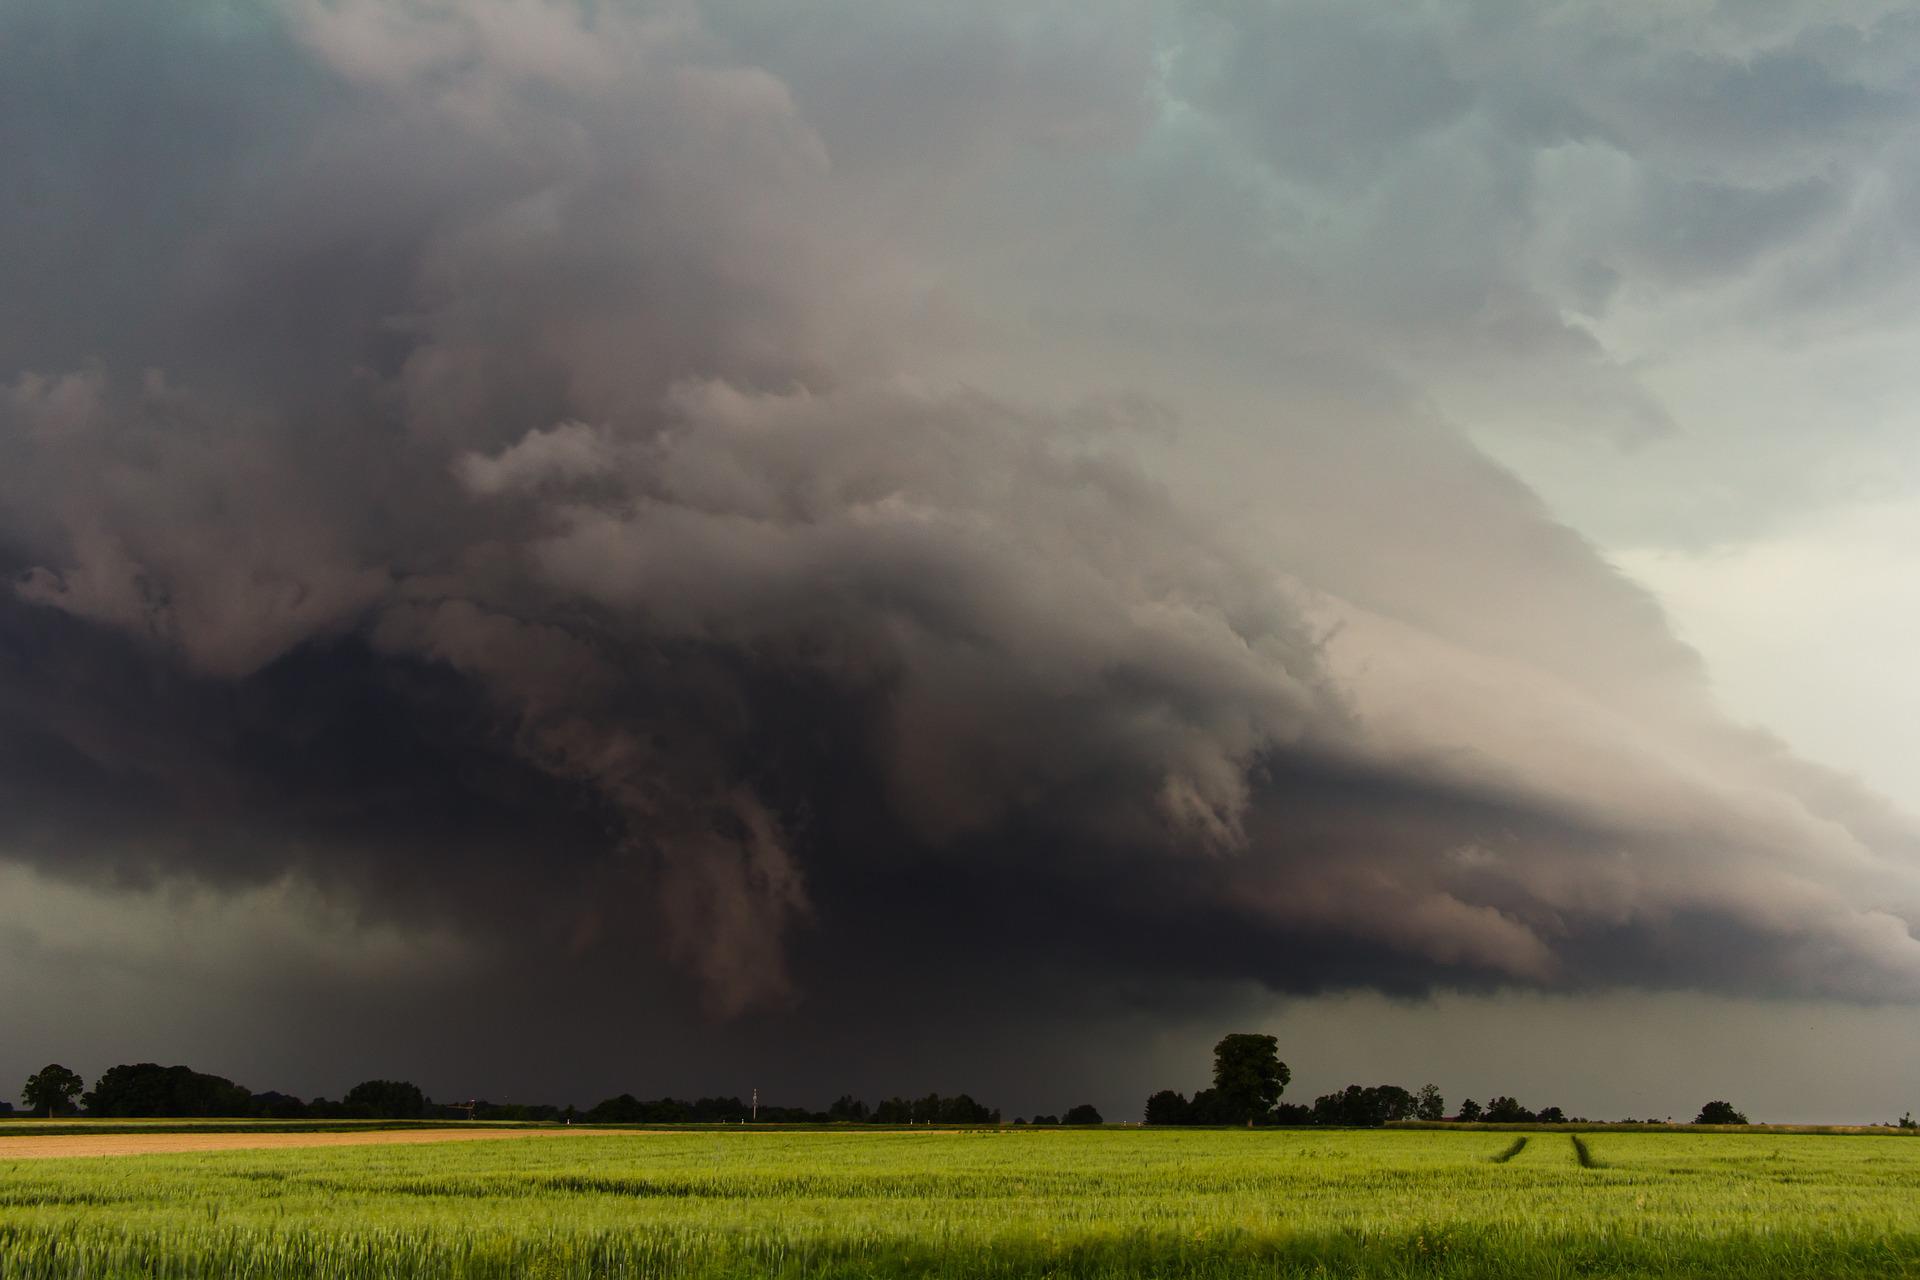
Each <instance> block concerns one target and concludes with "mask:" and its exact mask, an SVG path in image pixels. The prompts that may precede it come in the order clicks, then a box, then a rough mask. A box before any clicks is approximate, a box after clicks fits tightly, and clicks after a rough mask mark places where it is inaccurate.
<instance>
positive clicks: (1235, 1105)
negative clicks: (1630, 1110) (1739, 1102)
mask: <svg viewBox="0 0 1920 1280" xmlns="http://www.w3.org/2000/svg"><path fill="white" fill-rule="evenodd" d="M1292 1079H1293V1072H1292V1071H1291V1070H1290V1069H1288V1067H1287V1064H1286V1063H1284V1062H1282V1061H1280V1042H1279V1040H1278V1039H1276V1038H1275V1037H1273V1036H1262V1035H1249V1034H1244V1033H1237V1034H1234V1035H1230V1036H1227V1037H1226V1038H1224V1039H1223V1040H1221V1041H1220V1043H1218V1044H1216V1045H1215V1046H1214V1047H1213V1087H1212V1088H1211V1089H1202V1090H1200V1091H1199V1092H1197V1093H1195V1094H1194V1095H1193V1096H1192V1097H1191V1098H1189V1097H1187V1096H1186V1095H1185V1094H1183V1093H1177V1092H1175V1091H1174V1090H1172V1089H1162V1090H1160V1091H1159V1092H1158V1093H1155V1094H1153V1095H1152V1096H1151V1097H1149V1098H1148V1099H1147V1105H1146V1112H1145V1117H1144V1118H1145V1120H1146V1122H1147V1123H1148V1124H1150V1125H1182V1124H1184V1125H1228V1124H1233V1125H1250V1126H1251V1125H1326V1126H1337V1127H1339V1128H1343V1129H1354V1128H1373V1127H1377V1126H1379V1125H1386V1124H1394V1123H1396V1122H1400V1121H1406V1120H1429V1121H1432V1120H1454V1121H1460V1122H1466V1123H1471V1122H1473V1121H1481V1122H1484V1123H1491V1124H1566V1123H1570V1122H1571V1123H1577V1124H1584V1123H1586V1122H1587V1121H1586V1117H1584V1116H1574V1117H1571V1118H1570V1117H1569V1116H1568V1115H1567V1113H1566V1112H1565V1111H1564V1110H1562V1109H1561V1108H1559V1107H1542V1108H1540V1109H1539V1110H1538V1111H1535V1110H1533V1109H1531V1108H1529V1107H1526V1106H1523V1105H1522V1104H1521V1103H1520V1102H1519V1100H1517V1099H1515V1098H1511V1097H1507V1096H1505V1095H1504V1094H1503V1095H1496V1096H1495V1097H1494V1098H1493V1099H1492V1100H1490V1101H1489V1102H1488V1103H1487V1104H1486V1105H1485V1106H1482V1105H1481V1104H1480V1103H1478V1102H1476V1101H1474V1100H1473V1099H1472V1098H1467V1099H1465V1100H1463V1101H1462V1102H1461V1103H1460V1106H1459V1107H1458V1108H1457V1109H1456V1110H1455V1111H1454V1113H1453V1114H1452V1115H1448V1114H1447V1102H1446V1099H1445V1098H1444V1097H1442V1096H1441V1094H1440V1090H1439V1088H1438V1087H1437V1086H1435V1085H1431V1084H1427V1085H1422V1086H1421V1087H1420V1088H1419V1089H1418V1090H1408V1089H1404V1088H1402V1087H1401V1086H1399V1085H1395V1084H1376V1085H1358V1084H1350V1085H1348V1086H1347V1087H1346V1088H1344V1089H1341V1090H1338V1091H1336V1092H1333V1093H1324V1094H1321V1095H1320V1096H1319V1097H1317V1098H1315V1099H1314V1100H1313V1103H1312V1105H1310V1106H1309V1105H1307V1104H1305V1103H1298V1102H1282V1101H1280V1095H1281V1094H1282V1093H1283V1092H1285V1090H1286V1087H1287V1085H1288V1084H1289V1083H1290V1082H1291V1081H1292ZM1623 1123H1628V1124H1631V1123H1633V1121H1631V1120H1628V1121H1625V1122H1623ZM1693 1123H1695V1124H1746V1123H1747V1117H1746V1114H1745V1113H1744V1112H1742V1111H1739V1110H1738V1109H1736V1108H1735V1107H1734V1106H1733V1104H1732V1103H1730V1102H1725V1101H1713V1102H1709V1103H1707V1104H1706V1105H1705V1106H1704V1107H1702V1108H1701V1109H1700V1114H1699V1115H1698V1116H1696V1117H1695V1118H1694V1121H1693ZM1912 1123H1913V1122H1912V1118H1911V1117H1910V1116H1903V1117H1902V1118H1901V1121H1900V1124H1901V1126H1902V1127H1903V1128H1904V1127H1912Z"/></svg>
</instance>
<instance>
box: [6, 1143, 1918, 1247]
mask: <svg viewBox="0 0 1920 1280" xmlns="http://www.w3.org/2000/svg"><path fill="white" fill-rule="evenodd" d="M1576 1136H1578V1137H1579V1138H1580V1140H1581V1142H1583V1143H1584V1144H1585V1148H1586V1152H1585V1158H1584V1160H1583V1158H1582V1156H1583V1153H1582V1152H1581V1151H1580V1149H1579V1144H1577V1143H1576V1142H1575V1137H1576ZM1523 1138H1524V1139H1525V1141H1524V1143H1522V1141H1521V1140H1522V1139H1523ZM188 1275H192V1276H199V1275H222V1276H236V1277H237V1276H248V1277H253V1276H263V1277H273V1276H354V1277H360V1276H366V1277H382V1278H400V1277H412V1276H437V1275H481V1276H499V1277H508V1276H514V1277H518V1276H580V1277H586V1276H720V1275H778V1276H795V1277H798V1276H870V1277H882V1276H897V1275H940V1276H956V1277H957V1276H982V1275H987V1276H996V1275H997V1276H1055V1277H1066V1276H1150V1275H1151V1276H1220V1277H1226V1276H1275V1275H1280V1276H1293V1275H1300V1276H1307V1275H1362V1276H1415V1275H1418V1276H1489V1277H1491V1276H1514V1275H1542V1276H1593V1275H1607V1276H1615V1275H1713V1276H1729V1277H1731V1276H1741V1277H1752V1276H1778V1277H1786V1276H1794V1277H1800V1276H1852V1275H1920V1140H1911V1139H1905V1138H1898V1137H1835V1136H1813V1135H1777V1134H1753V1135H1748V1134H1668V1133H1652V1134H1648V1133H1604V1132H1603V1133H1587V1134H1582V1135H1574V1134H1569V1133H1563V1132H1540V1133H1535V1134H1532V1135H1524V1134H1518V1133H1497V1132H1450V1131H1391V1130H1389V1131H1378V1130H1374V1131H1346V1130H1339V1131H1312V1130H1264V1131H1263V1130H1251V1131H1248V1130H1240V1131H1232V1130H1229V1131H1216V1130H1141V1129H1108V1130H1056V1131H1045V1130H1040V1131H1036V1130H1000V1131H991V1130H988V1131H963V1132H945V1131H930V1132H927V1131H923V1132H904V1133H903V1132H857V1131H856V1132H821V1131H811V1132H797V1133H768V1132H716V1131H705V1132H689V1133H671V1134H622V1135H607V1134H600V1135H580V1136H560V1137H534V1138H529V1139H526V1140H524V1141H522V1140H509V1141H498V1142H483V1143H457V1144H445V1145H431V1146H410V1147H398V1146H373V1147H358V1148H333V1149H305V1150H280V1151H237V1152H222V1153H206V1154H198V1155H190V1156H140V1157H127V1158H89V1159H63V1160H38V1161H26V1160H22V1161H17V1162H12V1163H0V1276H4V1277H8V1278H11V1277H28V1276H31V1277H43V1276H45V1277H51V1276H62V1277H66V1276H87V1277H105V1276H188Z"/></svg>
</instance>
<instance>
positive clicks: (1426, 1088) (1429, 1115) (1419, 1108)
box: [1413, 1084, 1447, 1120]
mask: <svg viewBox="0 0 1920 1280" xmlns="http://www.w3.org/2000/svg"><path fill="white" fill-rule="evenodd" d="M1446 1114H1447V1100H1446V1099H1445V1098H1443V1097H1441V1096H1440V1087H1439V1086H1438V1085H1432V1084H1423V1085H1421V1086H1420V1092H1419V1093H1416V1094H1414V1095H1413V1115H1414V1118H1415V1119H1416V1120H1440V1119H1444V1118H1445V1116H1446Z"/></svg>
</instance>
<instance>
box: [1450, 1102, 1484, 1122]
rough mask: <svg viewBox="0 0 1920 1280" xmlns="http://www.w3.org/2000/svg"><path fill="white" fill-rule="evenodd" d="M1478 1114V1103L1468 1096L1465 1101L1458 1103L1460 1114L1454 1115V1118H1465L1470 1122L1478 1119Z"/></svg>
mask: <svg viewBox="0 0 1920 1280" xmlns="http://www.w3.org/2000/svg"><path fill="white" fill-rule="evenodd" d="M1480 1114H1481V1112H1480V1104H1479V1103H1477V1102H1475V1101H1474V1100H1473V1099H1472V1098H1468V1099H1467V1100H1466V1101H1465V1102H1463V1103H1461V1104H1460V1114H1459V1115H1457V1116H1455V1117H1454V1119H1456V1120H1466V1121H1469V1122H1471V1121H1474V1120H1478V1119H1479V1118H1480Z"/></svg>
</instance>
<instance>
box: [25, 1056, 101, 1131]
mask: <svg viewBox="0 0 1920 1280" xmlns="http://www.w3.org/2000/svg"><path fill="white" fill-rule="evenodd" d="M86 1087H87V1082H86V1081H84V1080H82V1079H81V1078H80V1077H79V1076H78V1075H76V1074H75V1073H73V1072H71V1071H69V1070H67V1069H66V1068H65V1067H63V1066H61V1065H60V1064H59V1063H57V1062H49V1063H48V1064H47V1065H46V1066H44V1067H42V1068H40V1069H39V1070H38V1071H36V1072H34V1073H33V1074H32V1075H30V1076H28V1077H27V1083H26V1085H25V1086H24V1087H23V1088H22V1089H21V1090H20V1100H21V1101H22V1102H25V1103H26V1104H27V1108H28V1110H30V1111H45V1112H46V1113H47V1117H48V1119H52V1117H53V1113H54V1112H56V1111H58V1110H60V1109H61V1108H63V1107H66V1106H68V1105H70V1104H71V1103H72V1102H73V1100H74V1099H75V1098H77V1097H79V1096H80V1091H81V1090H82V1089H84V1088H86Z"/></svg>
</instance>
